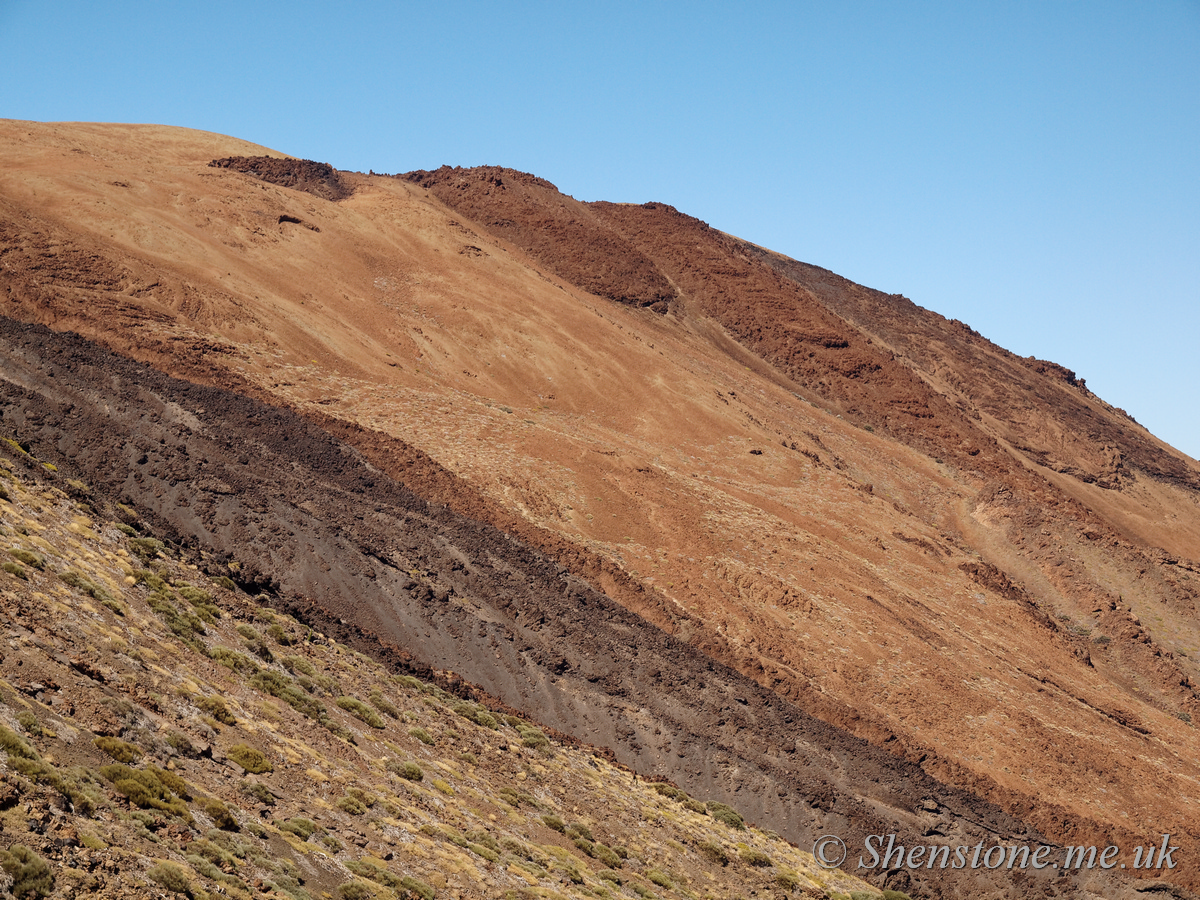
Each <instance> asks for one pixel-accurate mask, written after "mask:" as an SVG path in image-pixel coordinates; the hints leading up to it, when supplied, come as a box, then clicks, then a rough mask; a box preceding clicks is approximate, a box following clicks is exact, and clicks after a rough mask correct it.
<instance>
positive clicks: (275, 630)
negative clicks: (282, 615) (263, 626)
mask: <svg viewBox="0 0 1200 900" xmlns="http://www.w3.org/2000/svg"><path fill="white" fill-rule="evenodd" d="M267 634H269V635H270V636H271V639H272V640H273V641H275V643H277V644H278V645H279V646H280V647H290V646H292V643H293V642H292V636H291V635H290V634H288V633H287V630H286V629H285V628H284V627H283V626H282V625H280V624H279V623H278V622H273V623H272V624H271V625H269V626H268V627H267Z"/></svg>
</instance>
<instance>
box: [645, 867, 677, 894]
mask: <svg viewBox="0 0 1200 900" xmlns="http://www.w3.org/2000/svg"><path fill="white" fill-rule="evenodd" d="M645 874H646V878H647V879H649V880H650V881H652V882H653V883H654V884H657V885H658V886H659V887H660V888H666V889H667V890H670V889H671V888H672V887H674V882H672V881H671V876H670V875H668V874H667V873H666V872H663V871H662V870H660V869H647V870H646V872H645Z"/></svg>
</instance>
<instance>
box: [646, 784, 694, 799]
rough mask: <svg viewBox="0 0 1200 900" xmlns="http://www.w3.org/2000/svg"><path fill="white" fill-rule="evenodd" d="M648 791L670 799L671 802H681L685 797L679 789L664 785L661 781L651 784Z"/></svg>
mask: <svg viewBox="0 0 1200 900" xmlns="http://www.w3.org/2000/svg"><path fill="white" fill-rule="evenodd" d="M650 790H652V791H654V793H656V794H660V795H661V796H663V797H670V798H671V799H672V800H682V799H683V798H684V797H686V796H687V794H685V793H684V792H683V791H681V790H680V789H679V788H677V787H674V786H673V785H670V784H666V783H665V782H662V781H656V782H654V783H653V784H651V785H650Z"/></svg>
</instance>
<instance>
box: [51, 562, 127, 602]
mask: <svg viewBox="0 0 1200 900" xmlns="http://www.w3.org/2000/svg"><path fill="white" fill-rule="evenodd" d="M58 579H59V581H61V582H62V583H63V584H67V585H70V586H71V587H73V588H75V589H76V590H77V591H80V592H82V593H84V594H87V595H88V596H89V597H91V598H92V599H93V600H97V601H99V602H101V603H103V604H104V605H105V606H109V604H116V605H117V606H118V607H119V606H120V604H118V603H117V601H116V600H115V599H113V596H112V594H110V593H109V592H108V591H106V590H105V589H104V588H102V587H101V586H100V585H98V584H96V583H95V582H94V581H89V580H88V579H86V578H84V577H83V576H82V575H80V574H79V573H78V572H73V571H70V570H67V571H66V572H60V573H59V575H58Z"/></svg>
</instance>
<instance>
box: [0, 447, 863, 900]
mask: <svg viewBox="0 0 1200 900" xmlns="http://www.w3.org/2000/svg"><path fill="white" fill-rule="evenodd" d="M0 487H2V488H3V496H4V499H3V500H0V516H2V520H3V523H4V524H3V526H2V527H3V536H2V538H3V541H4V542H5V546H6V552H5V559H6V563H5V569H4V572H3V573H0V592H2V596H3V601H4V602H3V605H2V606H0V616H2V617H3V621H4V629H5V635H6V640H5V642H4V649H3V654H4V674H5V677H4V679H2V680H0V745H2V747H3V750H4V752H5V754H6V759H7V762H6V766H5V771H4V772H3V774H2V775H0V824H2V825H3V831H2V832H0V833H2V835H3V838H2V840H3V845H4V847H5V850H4V851H3V852H4V853H6V854H8V853H13V854H24V855H22V856H20V859H21V860H22V862H23V866H22V867H20V868H17V869H16V871H15V872H14V874H15V878H14V877H9V878H8V881H7V884H6V885H4V886H3V887H0V890H3V891H4V895H5V896H13V893H16V894H17V895H19V896H50V897H55V898H58V897H62V898H67V897H151V896H169V895H178V894H181V893H185V892H186V893H187V894H188V895H189V896H191V897H195V898H207V897H214V898H215V897H218V896H225V897H235V898H248V897H251V896H259V897H272V898H277V900H308V898H312V897H320V896H325V897H330V896H333V897H339V898H350V897H363V898H365V897H397V896H398V897H405V898H418V897H419V898H423V900H429V898H433V897H438V896H441V897H447V896H452V897H453V896H457V897H480V898H482V897H498V896H508V897H517V896H554V897H596V896H611V895H612V894H613V893H617V894H624V893H626V892H628V894H629V895H630V896H633V895H635V894H636V895H639V896H642V897H649V896H657V897H662V898H683V897H688V896H714V895H716V896H729V895H733V894H742V895H745V894H748V893H753V892H755V891H760V890H764V889H770V888H771V887H775V888H778V889H782V890H786V891H788V892H789V893H797V894H802V895H807V896H826V895H830V894H832V895H839V894H840V895H843V896H844V895H846V894H849V893H853V892H866V895H867V896H870V897H878V896H879V894H878V891H873V890H870V888H869V887H868V885H866V884H864V883H863V882H861V881H859V880H857V879H854V878H852V877H848V876H844V875H842V873H840V872H830V871H826V870H823V869H819V868H817V867H815V866H814V865H813V864H812V858H811V856H808V855H807V854H804V853H802V852H800V851H798V850H796V849H795V848H793V847H791V846H789V845H788V844H786V843H785V842H783V841H782V840H781V839H780V838H779V837H778V836H777V835H775V834H773V833H765V832H761V831H759V830H757V829H755V828H753V827H750V828H747V827H746V826H745V824H744V822H743V821H742V820H741V818H740V817H739V816H738V815H737V814H736V812H735V811H732V810H730V809H728V808H727V807H722V806H721V805H720V804H717V803H710V804H707V805H706V804H703V803H700V802H699V801H697V800H694V799H692V798H691V797H689V796H687V795H686V794H684V793H682V792H680V791H679V790H678V789H676V788H673V787H671V786H669V785H666V784H662V783H659V784H650V783H638V782H634V781H631V778H630V773H629V772H627V771H622V770H619V769H617V768H615V767H613V766H612V765H611V764H610V763H609V762H608V761H607V760H605V759H603V758H601V757H598V756H595V755H594V754H592V753H591V752H588V751H587V750H586V749H584V748H581V747H579V746H578V745H577V744H563V743H561V742H559V741H556V740H554V739H552V738H551V737H547V736H546V735H545V734H544V733H543V732H542V731H541V730H540V729H538V728H537V727H536V726H535V725H533V724H532V723H530V722H529V721H528V720H527V719H524V718H521V717H518V716H515V715H512V714H511V713H509V714H501V713H497V714H495V715H493V714H491V713H489V712H488V711H487V710H486V709H485V708H484V707H483V706H481V705H480V704H479V703H477V702H474V701H472V700H470V699H468V698H466V697H463V696H457V695H456V694H454V693H447V692H446V691H445V690H443V688H442V687H441V686H439V685H438V684H437V683H436V681H437V680H440V681H442V683H443V684H445V686H446V687H449V688H451V689H452V690H458V691H459V692H460V693H466V691H464V690H463V686H462V684H461V682H460V683H457V684H455V683H452V682H450V681H447V680H446V679H444V678H442V679H437V678H436V676H433V677H434V678H435V681H434V682H430V681H423V680H421V679H418V678H415V677H413V676H412V675H409V674H401V673H399V672H397V671H395V670H394V666H393V671H390V672H389V671H388V670H387V669H386V668H384V667H383V666H381V665H380V664H379V663H378V662H376V661H375V660H373V659H371V658H369V657H367V656H365V655H363V654H362V653H360V652H356V651H355V650H353V649H351V648H350V647H348V646H346V645H344V644H341V643H338V642H337V641H336V640H334V639H333V638H331V637H329V636H327V635H325V634H323V633H321V632H320V631H316V630H314V629H312V628H310V627H306V626H304V625H303V624H302V623H300V622H298V621H297V620H296V619H294V618H293V617H291V616H289V615H286V614H280V613H278V612H275V611H272V610H271V609H269V608H266V607H262V606H259V605H258V604H257V603H256V602H255V601H254V600H253V599H252V598H250V597H249V596H247V595H246V594H245V593H243V592H240V591H238V590H236V589H235V588H233V587H232V582H229V581H228V580H222V581H221V582H218V581H213V580H210V579H208V578H207V577H205V576H204V575H203V574H202V573H200V572H199V571H197V567H196V565H194V564H189V563H187V561H186V559H185V558H181V557H180V556H179V555H178V553H177V552H176V551H175V550H173V549H172V548H171V547H169V546H166V545H164V544H163V543H162V542H161V541H158V540H156V539H155V538H153V537H149V536H148V535H145V534H139V533H138V532H137V531H136V530H135V529H134V528H133V527H131V526H130V525H128V524H126V523H124V522H120V521H115V522H114V521H113V520H111V519H105V518H103V517H101V516H97V514H96V507H97V506H103V505H104V504H103V502H102V501H101V500H99V498H97V497H96V496H95V495H94V494H93V493H92V492H90V491H89V489H88V487H87V485H84V484H83V483H82V482H79V481H77V480H67V479H64V478H62V477H61V476H59V475H57V474H56V473H54V472H53V471H51V470H49V469H48V468H46V467H45V466H44V465H43V464H42V463H40V462H39V461H38V460H36V459H32V458H31V457H29V456H28V454H25V453H23V452H22V451H20V450H19V449H17V448H13V447H11V445H9V446H5V447H4V452H3V454H2V455H0ZM117 512H118V514H119V513H120V511H119V510H118V511H117ZM222 582H223V583H222ZM423 674H425V675H426V676H427V677H429V676H431V675H432V673H429V672H428V671H425V672H424V673H423ZM139 787H140V788H141V789H140V790H139ZM151 788H152V789H151ZM15 848H25V850H24V851H21V850H16V849H15ZM6 869H8V867H7V866H6ZM9 871H12V870H9ZM2 881H3V879H2V878H0V882H2ZM14 881H15V882H16V883H15V884H14V883H13V882H14ZM5 888H7V889H5ZM30 891H32V894H30V893H28V892H30Z"/></svg>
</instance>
